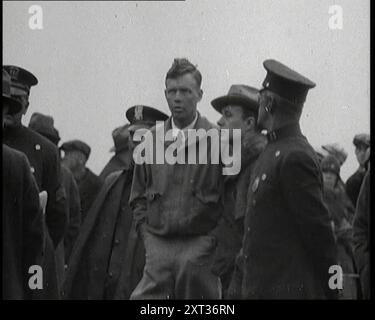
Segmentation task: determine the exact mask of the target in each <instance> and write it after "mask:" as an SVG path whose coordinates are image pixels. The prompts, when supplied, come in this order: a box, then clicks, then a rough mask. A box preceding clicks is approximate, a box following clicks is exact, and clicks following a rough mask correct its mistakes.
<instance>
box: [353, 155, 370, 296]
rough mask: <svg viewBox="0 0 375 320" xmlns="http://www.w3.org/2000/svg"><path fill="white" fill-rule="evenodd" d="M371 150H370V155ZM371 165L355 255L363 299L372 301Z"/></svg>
mask: <svg viewBox="0 0 375 320" xmlns="http://www.w3.org/2000/svg"><path fill="white" fill-rule="evenodd" d="M369 152H370V149H368V153H369ZM369 222H370V164H368V170H367V173H366V175H365V178H364V180H363V183H362V186H361V190H360V192H359V196H358V201H357V208H356V214H355V216H354V223H353V238H354V254H355V258H356V262H357V267H358V271H359V275H360V279H361V289H362V299H370V280H371V279H370V242H369V239H370V223H369Z"/></svg>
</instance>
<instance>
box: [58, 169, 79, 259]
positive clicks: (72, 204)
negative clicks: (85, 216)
mask: <svg viewBox="0 0 375 320" xmlns="http://www.w3.org/2000/svg"><path fill="white" fill-rule="evenodd" d="M61 182H62V185H63V187H64V190H65V193H66V201H67V203H68V209H69V213H68V223H67V229H66V233H65V237H64V254H65V259H64V260H65V263H67V262H68V260H69V257H70V253H71V252H72V248H73V245H74V242H75V240H76V238H77V237H78V233H79V230H80V226H81V200H80V198H79V190H78V186H77V183H76V181H75V180H74V176H73V174H72V172H71V171H70V170H69V169H68V168H66V167H65V166H61Z"/></svg>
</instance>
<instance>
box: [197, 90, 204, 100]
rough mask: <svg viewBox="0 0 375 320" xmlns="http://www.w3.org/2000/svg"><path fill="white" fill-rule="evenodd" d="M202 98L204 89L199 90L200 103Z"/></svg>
mask: <svg viewBox="0 0 375 320" xmlns="http://www.w3.org/2000/svg"><path fill="white" fill-rule="evenodd" d="M202 97H203V90H202V89H199V93H198V101H201V100H202Z"/></svg>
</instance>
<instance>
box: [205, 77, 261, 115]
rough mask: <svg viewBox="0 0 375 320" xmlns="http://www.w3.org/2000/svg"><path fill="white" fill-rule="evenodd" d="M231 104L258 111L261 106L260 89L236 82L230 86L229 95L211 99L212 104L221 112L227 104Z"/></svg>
mask: <svg viewBox="0 0 375 320" xmlns="http://www.w3.org/2000/svg"><path fill="white" fill-rule="evenodd" d="M230 104H234V105H240V106H242V107H244V108H247V109H250V110H252V111H254V112H256V113H257V112H258V107H259V90H258V89H255V88H253V87H250V86H246V85H243V84H234V85H232V86H231V87H230V89H229V91H228V94H227V95H225V96H221V97H218V98H216V99H214V100H212V101H211V105H212V106H213V107H214V108H215V110H216V111H218V112H219V113H221V111H222V109H223V108H224V107H225V106H227V105H230Z"/></svg>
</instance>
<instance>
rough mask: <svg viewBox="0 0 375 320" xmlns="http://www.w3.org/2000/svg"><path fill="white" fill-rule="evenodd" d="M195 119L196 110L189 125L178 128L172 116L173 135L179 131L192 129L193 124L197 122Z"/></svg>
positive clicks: (196, 116) (196, 118)
mask: <svg viewBox="0 0 375 320" xmlns="http://www.w3.org/2000/svg"><path fill="white" fill-rule="evenodd" d="M197 121H198V112H196V113H195V118H194V120H193V121H192V122H191V123H190V124H189V125H187V126H186V127H185V128H182V129H180V128H178V127H177V126H176V124H175V122H174V119H173V117H172V129H173V136H177V134H178V132H179V131H183V132H186V131H187V130H189V129H194V127H195V124H196V123H197Z"/></svg>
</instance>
